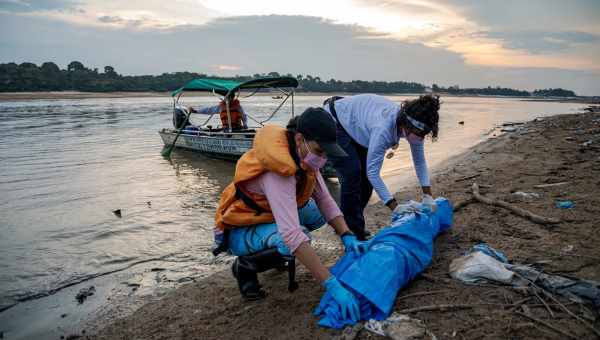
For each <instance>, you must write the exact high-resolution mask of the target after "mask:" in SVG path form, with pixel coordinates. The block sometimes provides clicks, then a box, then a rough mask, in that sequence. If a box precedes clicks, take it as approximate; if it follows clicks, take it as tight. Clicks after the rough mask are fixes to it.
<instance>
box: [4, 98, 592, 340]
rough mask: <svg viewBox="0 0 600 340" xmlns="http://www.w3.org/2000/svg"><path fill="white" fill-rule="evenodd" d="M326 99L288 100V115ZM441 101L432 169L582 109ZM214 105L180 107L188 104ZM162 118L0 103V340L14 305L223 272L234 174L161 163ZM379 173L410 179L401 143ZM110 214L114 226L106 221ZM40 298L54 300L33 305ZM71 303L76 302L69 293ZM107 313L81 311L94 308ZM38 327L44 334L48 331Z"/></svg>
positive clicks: (101, 104)
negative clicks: (220, 245)
mask: <svg viewBox="0 0 600 340" xmlns="http://www.w3.org/2000/svg"><path fill="white" fill-rule="evenodd" d="M390 98H391V99H392V100H396V101H401V100H404V99H406V98H410V97H406V96H392V97H390ZM323 99H325V97H324V96H313V95H299V96H296V98H295V105H296V108H295V111H296V113H300V112H302V110H304V109H305V108H307V107H309V106H316V105H319V104H320V103H321V102H322V101H323ZM442 101H443V103H442V108H441V112H440V136H439V139H438V141H437V142H435V143H428V145H427V146H426V150H427V160H428V163H429V164H430V167H435V166H437V165H439V164H441V163H442V162H443V161H444V160H446V159H448V158H449V157H451V156H453V155H457V154H459V153H461V152H463V151H464V150H466V149H467V148H469V147H471V146H473V145H475V144H477V143H478V142H480V141H482V140H484V139H486V138H488V137H489V136H490V134H488V132H489V131H490V130H491V129H493V128H494V127H496V126H497V125H498V124H501V123H502V122H506V121H525V120H530V119H533V118H535V117H542V116H546V115H553V114H559V113H574V112H577V111H578V110H579V109H581V108H582V107H583V106H584V105H583V104H574V103H557V102H531V101H522V100H519V99H515V98H481V97H444V98H442ZM214 102H215V99H214V98H211V97H192V98H190V99H189V100H188V104H193V105H197V106H202V105H209V104H214ZM278 102H279V100H273V99H271V97H269V96H255V97H250V98H245V99H242V105H243V106H244V108H245V110H246V112H248V113H250V114H252V115H253V116H255V117H257V118H261V117H267V116H268V115H269V114H270V112H271V111H272V110H273V109H274V108H275V107H276V106H277V104H278ZM171 108H172V102H171V100H170V98H159V97H150V98H147V97H146V98H136V97H131V98H102V99H77V100H25V101H3V102H0V131H2V132H1V133H0V161H1V163H2V166H1V169H0V192H1V193H2V195H0V234H1V237H0V310H2V309H7V308H8V307H10V306H12V305H14V304H15V303H18V302H19V301H23V302H22V303H20V304H18V305H17V306H16V307H12V308H10V309H7V310H6V311H4V312H2V313H0V331H3V332H4V334H5V335H6V334H13V335H14V336H13V337H11V338H18V337H19V336H21V337H25V336H26V335H31V334H32V333H27V332H24V331H23V330H22V329H21V330H16V328H15V327H21V326H22V325H23V323H24V321H23V315H21V314H20V313H21V312H20V309H19V308H25V309H26V308H27V307H26V306H21V305H26V304H35V303H37V304H38V305H30V306H37V307H33V309H34V310H40V309H43V308H54V310H56V311H57V312H56V313H57V314H63V313H62V312H60V310H62V309H61V308H63V305H64V304H65V298H64V297H62V298H57V297H55V296H54V295H56V294H55V293H57V294H58V293H59V292H61V291H62V290H61V288H63V287H68V289H79V288H81V287H83V286H86V287H87V286H90V285H97V287H96V288H97V289H99V290H102V287H105V289H106V291H104V292H103V291H100V292H98V293H97V294H96V295H101V296H110V294H111V291H114V290H116V289H117V288H119V287H121V288H120V289H122V287H127V288H128V289H129V290H128V292H130V293H131V291H137V293H136V294H141V293H142V292H145V294H147V295H155V293H156V290H157V289H162V290H165V291H168V289H171V288H173V287H175V286H177V285H178V284H182V283H184V282H186V281H189V280H192V279H198V278H201V277H204V276H206V275H208V274H210V273H211V272H212V271H214V270H215V268H222V265H221V266H219V265H215V264H214V260H213V258H212V255H211V254H210V252H209V251H208V250H209V249H210V247H211V245H212V227H213V215H214V210H215V208H216V204H217V202H218V198H219V194H220V192H221V191H222V189H223V188H224V187H225V186H226V185H227V184H228V182H229V181H230V179H231V176H232V174H233V169H234V164H233V163H230V162H226V161H220V160H213V159H209V158H206V157H203V156H201V155H197V154H194V153H192V152H188V151H180V150H176V151H175V152H173V155H172V156H173V157H172V160H166V159H164V158H162V157H161V155H160V151H161V149H162V141H161V139H160V137H159V135H158V133H157V132H158V130H159V129H160V128H162V127H169V126H170V125H171ZM289 115H290V109H289V106H287V105H286V106H284V107H283V108H282V110H281V112H279V113H278V115H276V117H275V118H274V119H273V121H272V122H274V123H277V124H284V123H285V122H286V121H287V119H288V118H289ZM197 121H198V122H200V121H202V120H201V119H198V120H197ZM460 121H462V122H464V124H458V122H460ZM250 122H252V121H250ZM382 173H383V175H384V179H385V180H386V181H387V182H388V183H390V184H391V185H392V187H393V188H398V186H400V185H401V184H402V183H408V182H407V181H409V180H411V179H413V178H414V177H415V175H414V171H413V170H412V162H411V160H410V152H409V151H408V148H407V145H406V143H401V146H400V148H399V149H398V151H396V155H395V156H394V157H393V158H392V159H390V160H386V162H385V164H384V168H383V171H382ZM332 187H333V188H335V183H333V184H332ZM117 209H120V210H121V217H118V216H116V215H115V213H114V212H113V211H115V210H117ZM122 269H127V272H128V276H127V278H125V279H124V280H125V281H124V282H121V281H120V280H121V278H120V279H119V280H112V281H110V282H112V283H110V284H105V285H103V284H102V283H101V280H106V279H105V276H100V277H98V278H96V279H93V278H94V277H96V276H98V275H102V274H104V273H107V272H111V271H117V273H120V270H122ZM148 272H151V273H156V282H153V283H149V282H148V280H149V279H148V278H147V276H146V277H145V278H144V277H143V276H140V275H139V274H141V273H148ZM117 273H115V274H111V275H117ZM153 278H154V276H153ZM79 282H82V283H79ZM94 282H95V283H94ZM157 282H160V284H158V283H157ZM78 283H79V284H78ZM131 287H133V288H135V289H133V288H131ZM157 287H158V288H157ZM144 288H146V290H144ZM138 289H139V290H138ZM71 293H72V292H70V293H69V294H71ZM128 294H129V293H128ZM44 299H47V300H48V301H53V302H51V303H50V302H48V303H43V302H35V301H37V300H44ZM52 299H54V300H52ZM69 299H70V300H72V301H70V300H69V303H71V302H73V304H76V302H74V298H73V295H70V296H69ZM90 299H91V298H90ZM25 301H27V302H25ZM40 303H41V305H40ZM86 303H87V302H86ZM105 304H106V303H103V302H99V301H96V302H95V303H91V304H89V305H90V306H93V307H90V308H91V309H94V310H98V309H101V308H103V306H104V305H105ZM73 308H80V307H69V308H67V310H68V311H69V313H64V314H72V313H75V314H76V313H79V312H81V310H79V312H78V311H77V310H74V309H73ZM90 308H88V309H87V310H86V312H89V311H90V310H91V309H90ZM11 311H12V312H11ZM34 315H35V313H34ZM37 317H39V314H38V316H37ZM37 317H36V316H33V317H31V318H32V319H31V321H34V322H35V321H36V320H37V319H36V318H37ZM63 318H64V317H63ZM66 318H67V319H68V317H66ZM71 321H73V320H71ZM41 323H42V324H43V322H41ZM47 323H48V325H47V326H44V327H46V329H47V328H52V329H54V328H56V327H57V326H55V324H54V323H52V321H50V320H48V321H47ZM44 327H41V329H43V328H44ZM53 327H54V328H53ZM54 331H56V330H55V329H54ZM11 332H12V333H11ZM33 334H38V333H33ZM39 334H41V333H39ZM44 334H51V333H44ZM52 334H53V333H52ZM57 334H58V333H57ZM52 336H54V335H52Z"/></svg>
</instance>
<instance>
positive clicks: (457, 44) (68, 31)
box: [0, 0, 600, 95]
mask: <svg viewBox="0 0 600 340" xmlns="http://www.w3.org/2000/svg"><path fill="white" fill-rule="evenodd" d="M599 56H600V1H598V0H570V1H563V0H527V1H522V0H501V1H500V0H499V1H496V0H486V1H467V0H438V1H434V0H296V1H285V0H253V1H248V0H245V1H243V0H242V1H234V0H171V1H168V2H166V1H159V0H129V1H110V0H0V62H17V63H21V62H25V61H27V62H34V63H37V64H38V65H39V64H41V63H43V62H45V61H53V62H55V63H57V64H58V65H59V66H60V67H61V68H66V65H67V64H68V63H69V62H71V61H73V60H78V61H81V62H82V63H83V64H84V65H86V66H87V67H90V68H95V67H97V68H99V69H100V70H103V67H104V66H105V65H111V66H113V67H114V68H115V69H116V71H117V72H118V73H121V74H125V75H138V74H161V73H164V72H176V71H192V72H198V73H207V74H213V75H222V76H232V75H236V74H239V75H252V74H255V73H268V72H271V71H276V72H279V73H283V74H286V73H291V74H293V75H298V74H302V75H307V74H310V75H312V76H319V77H321V79H324V80H327V79H330V78H335V79H339V80H353V79H361V80H386V81H393V80H403V81H415V82H419V83H423V84H426V85H431V84H433V83H436V84H438V85H440V86H451V85H459V86H460V87H484V86H502V87H512V88H519V89H526V90H533V89H538V88H550V87H552V88H555V87H562V88H568V89H572V90H574V91H575V92H576V93H577V94H579V95H600V57H599Z"/></svg>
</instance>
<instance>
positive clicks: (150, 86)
mask: <svg viewBox="0 0 600 340" xmlns="http://www.w3.org/2000/svg"><path fill="white" fill-rule="evenodd" d="M279 76H290V77H295V78H296V79H298V82H299V87H298V91H307V92H349V93H362V92H371V93H425V92H428V91H433V92H435V93H448V94H453V95H500V96H519V97H529V96H544V97H547V96H553V97H575V96H576V95H575V93H574V92H573V91H570V90H564V89H560V88H558V89H540V90H535V91H533V92H528V91H524V90H516V89H510V88H501V87H490V86H488V87H486V88H460V87H459V86H458V85H454V86H449V87H441V86H438V85H437V84H433V85H432V86H431V88H429V87H427V86H425V85H423V84H419V83H415V82H404V81H389V82H388V81H364V80H352V81H341V80H336V79H333V78H332V79H329V80H323V79H321V78H320V77H313V76H311V75H301V74H299V75H296V76H293V75H291V74H279V73H278V72H269V73H262V74H259V73H257V74H254V75H252V76H235V77H218V76H210V77H212V78H220V79H231V80H236V81H240V82H242V81H246V80H249V79H252V78H256V77H279ZM204 77H208V75H207V74H204V73H194V72H174V73H163V74H161V75H141V76H125V75H121V74H119V73H117V72H116V70H115V68H114V67H112V66H105V67H104V70H103V72H100V71H99V70H98V69H97V68H94V69H91V68H87V67H86V66H85V65H83V63H81V62H79V61H72V62H70V63H69V64H68V65H67V68H66V69H60V67H58V65H56V64H55V63H53V62H45V63H43V64H41V65H40V66H37V65H36V64H34V63H29V62H24V63H21V64H16V63H4V64H0V92H21V91H87V92H112V91H132V92H142V91H159V92H160V91H173V90H175V89H177V88H179V87H181V86H182V85H183V84H185V83H187V82H188V81H190V80H192V79H195V78H204Z"/></svg>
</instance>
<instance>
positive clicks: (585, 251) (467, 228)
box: [87, 113, 600, 339]
mask: <svg viewBox="0 0 600 340" xmlns="http://www.w3.org/2000/svg"><path fill="white" fill-rule="evenodd" d="M590 141H591V142H590ZM599 144H600V114H597V113H586V114H578V115H562V116H555V117H550V118H546V119H543V120H538V121H533V122H530V123H527V124H525V125H522V126H520V127H519V128H518V129H516V131H514V132H509V133H507V134H504V135H501V136H499V137H497V138H493V139H490V140H488V141H486V142H484V143H482V144H480V145H477V146H475V147H473V148H472V149H470V150H469V151H468V152H466V153H464V154H462V155H461V156H459V157H455V158H453V159H452V160H450V161H448V162H447V163H446V165H445V166H444V167H441V168H440V170H439V171H437V172H436V173H435V174H434V176H433V187H434V191H435V193H436V194H437V195H441V196H445V197H448V198H449V199H451V200H452V201H453V202H455V203H457V202H464V201H466V200H468V199H469V198H470V197H471V194H470V189H469V188H470V186H471V183H472V182H477V183H479V184H480V185H481V186H482V191H483V194H485V195H487V196H489V197H494V198H499V199H503V200H505V201H509V202H511V203H512V204H514V205H517V206H519V207H522V208H524V209H528V210H530V211H533V212H535V213H537V214H540V215H542V216H546V217H556V218H560V219H561V220H562V222H561V223H559V224H557V225H554V226H544V225H539V224H535V223H533V222H531V221H529V220H526V219H523V218H521V217H518V216H516V215H514V214H512V213H511V212H509V211H508V210H504V209H502V208H497V207H491V206H488V205H483V204H480V203H472V204H468V205H466V206H464V207H463V208H462V209H460V210H458V211H457V212H456V214H455V219H454V223H455V224H454V227H453V228H452V230H451V231H449V232H447V233H445V234H443V235H441V236H440V237H438V239H437V240H436V247H435V253H434V258H433V262H432V264H431V266H430V267H429V268H428V269H427V271H426V272H425V273H424V275H421V276H419V277H418V278H417V279H416V280H414V281H413V282H412V283H411V284H409V285H408V286H407V287H405V288H404V289H403V290H402V291H401V292H400V297H401V298H400V299H401V300H398V301H397V303H396V308H395V309H396V310H398V311H400V310H403V309H407V308H412V307H419V306H426V305H440V304H457V303H458V304H480V303H501V304H510V303H514V302H517V301H519V300H522V299H524V298H525V297H527V296H523V295H522V293H518V292H516V291H515V290H513V289H510V288H506V287H500V286H495V285H494V286H492V285H482V286H466V285H463V284H461V283H459V282H457V281H455V280H452V279H450V278H449V276H448V266H449V263H450V261H451V260H452V259H454V258H456V257H458V256H460V255H461V254H462V253H463V252H465V251H466V250H468V249H469V248H470V247H471V246H472V245H474V244H475V243H478V242H481V241H484V242H487V243H488V244H490V245H491V246H493V247H495V248H496V249H499V250H502V251H503V252H505V254H506V255H507V256H508V258H509V259H510V260H511V261H514V262H516V263H535V262H539V263H543V266H544V269H545V270H546V271H548V272H554V273H562V274H565V275H569V276H572V277H578V278H585V279H590V280H596V281H600V270H599V266H600V249H599V248H598V246H597V245H598V244H600V243H599V242H600V234H599V233H598V230H597V227H596V226H595V221H596V220H597V216H598V213H600V208H599V207H600V195H598V194H597V190H598V188H600V181H599V179H598V178H600V177H599V176H598V175H599V174H600V147H599ZM558 182H568V183H567V184H564V185H558V186H547V187H543V188H535V187H534V186H536V185H540V184H552V183H558ZM516 191H525V192H535V193H537V194H539V196H540V197H539V198H535V199H531V200H523V199H521V198H519V196H517V195H514V194H513V193H514V192H516ZM416 194H417V188H412V187H411V188H405V189H404V190H402V191H400V192H399V193H397V194H396V197H397V198H398V199H400V200H405V199H410V198H413V197H414V196H415V195H416ZM556 200H571V201H573V202H574V203H575V206H574V208H572V209H558V208H556V207H555V201H556ZM386 209H387V208H386V207H384V206H383V205H382V204H381V203H378V204H374V205H372V206H369V207H368V209H367V223H368V226H369V229H370V230H371V231H373V232H374V231H376V230H378V229H380V228H381V227H383V226H385V225H386V224H387V223H388V220H389V212H388V211H387V210H386ZM314 244H315V246H316V248H317V251H318V253H319V255H320V256H321V257H322V258H323V259H325V262H326V263H327V264H328V265H331V264H333V263H334V262H335V261H336V260H337V258H338V257H339V254H340V252H341V248H340V247H339V243H338V241H337V240H336V238H335V236H334V235H333V234H332V232H331V231H330V230H329V228H323V230H321V231H319V232H318V234H317V235H315V237H314ZM260 280H261V283H262V284H263V285H264V288H265V289H266V290H267V291H269V293H270V295H269V296H268V297H267V299H265V300H264V301H259V302H252V303H246V302H243V301H242V300H241V298H240V297H239V293H238V290H237V286H236V284H235V280H233V278H232V277H231V274H230V273H229V271H228V270H224V271H222V272H218V273H216V274H214V275H212V276H210V277H208V278H206V279H204V280H201V281H198V282H195V283H190V284H188V285H185V286H183V287H180V288H178V289H177V290H174V291H172V292H170V293H169V294H167V295H166V296H165V297H163V298H162V299H160V300H158V301H155V302H151V303H148V304H146V305H144V306H143V307H141V308H140V309H139V310H137V311H136V312H134V313H133V314H132V315H131V316H129V317H126V318H124V319H119V320H109V321H110V324H108V326H105V327H104V325H98V324H97V325H96V328H93V327H92V328H90V327H87V334H90V333H95V335H94V336H90V338H94V339H193V338H198V339H213V338H214V339H216V338H220V339H223V338H238V339H245V338H278V339H284V338H295V339H309V338H310V339H324V338H330V337H331V336H332V335H336V334H338V333H339V332H336V331H333V330H328V329H322V328H319V327H317V326H316V323H317V319H316V318H315V317H313V316H312V313H311V312H312V310H313V309H314V307H315V306H316V305H317V304H318V301H319V299H320V297H321V295H322V293H323V289H322V288H321V287H320V286H319V285H318V284H317V283H315V282H314V280H313V279H312V278H311V276H310V275H309V273H307V272H306V270H305V269H304V268H303V267H302V266H299V267H298V274H297V280H298V282H299V283H300V288H299V289H298V290H297V291H296V292H294V293H292V294H290V293H288V292H287V290H286V283H287V276H286V275H285V273H277V272H267V273H265V274H262V275H261V277H260ZM434 291H436V292H437V293H432V292H434ZM422 292H430V294H427V295H413V294H414V293H422ZM402 297H405V298H402ZM563 302H566V301H564V300H563ZM529 303H530V304H532V307H529V308H528V310H529V311H530V313H532V316H533V317H535V318H537V319H541V320H545V321H546V322H548V323H550V324H552V325H553V326H555V327H558V328H560V329H561V330H563V331H565V332H567V333H570V334H572V335H573V336H575V337H577V338H590V337H592V336H593V334H592V333H591V331H590V330H589V329H588V328H586V327H585V326H583V324H582V323H581V321H577V320H575V319H573V318H571V317H569V315H568V314H566V313H565V312H564V311H562V310H561V309H559V308H557V307H556V306H550V307H549V308H551V309H552V311H553V313H552V315H550V314H549V312H548V311H547V310H546V309H545V308H544V305H543V304H540V303H539V302H538V301H530V302H529ZM569 308H571V309H572V310H573V311H574V312H575V313H576V314H577V315H579V316H581V317H582V318H585V319H586V320H588V321H587V322H590V323H593V324H594V325H595V327H596V328H600V325H599V323H598V319H597V314H594V313H592V312H590V310H589V309H588V308H586V307H581V306H579V305H572V306H569ZM412 316H414V317H417V318H419V319H421V320H423V321H424V322H425V323H426V325H427V326H428V328H429V329H430V330H431V331H432V332H433V334H435V335H436V336H437V337H438V339H445V338H451V337H457V338H461V339H475V338H481V337H485V338H498V339H504V338H511V337H515V336H516V337H518V338H520V339H539V338H550V339H559V338H563V337H564V336H562V335H560V334H559V333H556V332H555V331H553V330H551V329H549V328H547V327H545V326H543V325H542V324H540V323H537V322H532V321H531V320H530V319H528V318H525V317H523V316H521V315H518V314H516V313H514V310H512V309H511V308H498V307H490V306H481V307H479V308H472V309H465V310H457V311H449V310H447V311H426V312H419V313H414V314H412ZM594 319H595V320H596V321H592V320H594ZM368 336H369V335H368V334H367V332H366V331H363V332H361V333H360V334H359V336H358V338H359V339H366V338H367V337H368Z"/></svg>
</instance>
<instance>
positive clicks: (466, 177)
mask: <svg viewBox="0 0 600 340" xmlns="http://www.w3.org/2000/svg"><path fill="white" fill-rule="evenodd" d="M479 176H481V174H475V175H471V176H465V177H461V178H458V179H456V180H454V182H462V181H467V180H470V179H473V178H475V177H479Z"/></svg>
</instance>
